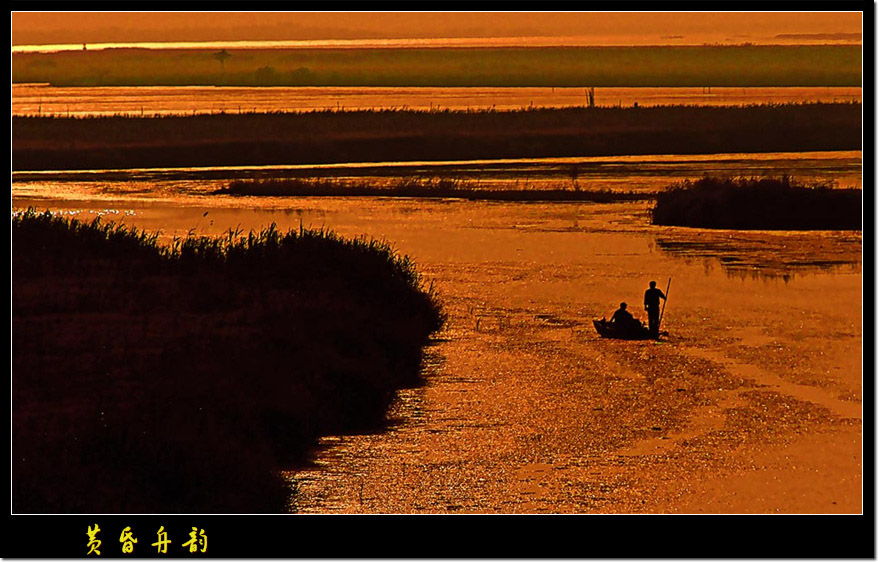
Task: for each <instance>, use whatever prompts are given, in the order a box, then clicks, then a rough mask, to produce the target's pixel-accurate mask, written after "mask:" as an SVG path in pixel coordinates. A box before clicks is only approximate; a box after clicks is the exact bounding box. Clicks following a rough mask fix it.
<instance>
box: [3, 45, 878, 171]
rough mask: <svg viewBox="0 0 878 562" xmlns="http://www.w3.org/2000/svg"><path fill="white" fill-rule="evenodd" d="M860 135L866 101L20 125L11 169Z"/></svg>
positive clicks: (758, 143)
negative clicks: (862, 102)
mask: <svg viewBox="0 0 878 562" xmlns="http://www.w3.org/2000/svg"><path fill="white" fill-rule="evenodd" d="M214 62H215V61H214ZM861 130H862V104H860V103H833V104H822V103H815V104H785V105H755V106H743V107H703V106H702V107H697V106H664V107H644V108H607V107H596V108H588V109H587V108H582V107H578V108H575V107H574V108H562V109H534V110H520V111H490V110H485V111H432V112H431V111H400V110H381V111H378V110H376V111H315V112H306V113H251V114H242V115H236V114H213V115H197V116H160V117H144V118H141V117H124V116H115V117H89V118H66V117H18V116H14V117H13V118H12V167H13V169H14V170H46V169H53V170H64V169H71V170H74V169H122V168H140V167H188V166H234V165H241V166H244V165H272V164H277V165H283V164H321V163H339V162H388V161H389V162H395V161H419V160H423V161H442V160H476V159H497V158H541V157H565V156H570V157H574V156H614V155H627V154H710V153H729V152H785V151H790V152H796V151H809V150H859V149H861V147H862V142H861V138H862V134H861Z"/></svg>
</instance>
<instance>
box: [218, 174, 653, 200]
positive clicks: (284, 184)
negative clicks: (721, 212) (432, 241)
mask: <svg viewBox="0 0 878 562" xmlns="http://www.w3.org/2000/svg"><path fill="white" fill-rule="evenodd" d="M215 193H216V194H225V195H238V196H274V197H333V196H334V197H422V198H430V197H436V198H455V199H466V200H469V201H520V202H527V201H591V202H598V203H604V202H612V201H634V200H643V199H652V197H653V196H652V195H651V194H644V193H635V192H630V191H629V192H613V191H609V190H600V191H581V190H577V189H486V188H480V187H479V186H478V184H477V182H471V181H464V180H460V179H456V178H445V177H435V178H434V177H406V178H399V179H397V180H396V181H394V182H393V183H392V184H391V185H389V186H380V185H375V184H370V183H368V182H364V181H345V180H339V179H334V178H283V179H264V180H233V181H231V182H229V185H228V187H225V188H222V189H219V190H217V191H216V192H215Z"/></svg>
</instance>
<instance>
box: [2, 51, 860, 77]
mask: <svg viewBox="0 0 878 562" xmlns="http://www.w3.org/2000/svg"><path fill="white" fill-rule="evenodd" d="M219 52H220V51H218V50H216V49H214V50H200V49H199V50H196V49H185V50H170V49H167V50H165V49H163V50H153V49H131V48H120V49H106V50H100V51H87V50H86V51H68V52H60V53H16V54H14V55H13V56H12V81H13V82H14V83H27V82H37V83H50V84H53V85H56V86H192V85H217V86H433V87H460V86H484V87H491V86H494V87H503V86H507V87H508V86H513V87H514V86H520V87H527V86H531V87H533V86H542V87H640V86H652V87H686V86H688V87H698V86H716V87H719V86H739V87H746V86H860V85H862V67H863V47H862V45H809V46H805V45H788V46H780V45H739V46H717V45H704V46H685V47H673V46H643V47H539V48H534V47H517V48H414V49H398V48H390V49H387V48H367V49H244V50H235V49H230V50H227V51H225V53H227V55H228V56H225V55H220V56H217V55H218V53H219Z"/></svg>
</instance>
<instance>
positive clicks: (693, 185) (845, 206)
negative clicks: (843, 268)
mask: <svg viewBox="0 0 878 562" xmlns="http://www.w3.org/2000/svg"><path fill="white" fill-rule="evenodd" d="M862 196H863V193H862V190H860V189H834V188H833V186H832V185H831V184H829V183H821V182H814V183H803V182H800V181H798V180H796V179H794V178H791V177H789V176H782V177H780V178H771V177H765V178H717V177H711V176H706V177H704V178H701V179H699V180H696V181H689V180H687V181H684V182H682V183H680V184H677V185H676V186H674V187H673V188H672V189H670V190H668V191H665V192H662V193H659V194H657V195H656V204H655V206H654V207H653V209H652V222H653V224H657V225H669V226H691V227H698V228H724V229H739V230H862V228H863V226H862Z"/></svg>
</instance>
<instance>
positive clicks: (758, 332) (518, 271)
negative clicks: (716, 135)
mask: <svg viewBox="0 0 878 562" xmlns="http://www.w3.org/2000/svg"><path fill="white" fill-rule="evenodd" d="M855 157H856V158H861V155H859V154H857V155H855ZM845 158H852V156H851V155H849V154H848V155H846V156H839V157H838V158H834V157H832V156H831V155H830V156H826V155H824V156H823V157H821V158H819V159H820V160H821V162H823V164H822V165H823V166H824V167H825V168H828V169H831V170H834V171H832V172H831V173H829V174H828V175H829V176H830V177H831V179H834V180H836V181H837V182H838V183H839V184H841V185H856V186H860V185H861V182H862V175H861V173H860V171H859V167H858V165H851V164H850V162H849V161H847V160H844V159H845ZM789 159H790V158H780V157H778V158H775V160H772V161H777V160H784V161H788V160H789ZM793 159H794V160H795V158H793ZM800 159H802V158H800ZM705 160H706V163H705V164H704V166H714V167H715V166H717V165H718V164H717V162H721V161H723V158H722V157H716V158H712V159H711V158H707V159H705ZM728 160H729V159H728V158H727V159H726V161H728ZM802 160H807V159H802ZM845 162H847V164H845ZM681 165H682V164H681ZM686 165H687V166H689V168H686V170H687V171H686V172H685V173H682V172H681V173H678V174H674V173H673V170H672V169H673V168H674V166H673V162H672V163H670V164H667V165H666V168H667V169H664V170H663V171H660V172H659V171H653V172H651V173H650V174H647V173H646V172H643V171H642V170H641V173H640V174H637V173H634V172H631V171H630V170H629V171H626V172H624V173H621V172H619V173H616V174H615V175H613V176H612V178H610V179H611V180H612V181H613V182H621V183H624V182H625V181H631V182H638V181H639V182H644V181H646V180H644V179H643V178H644V177H648V178H649V180H648V182H647V183H648V184H649V186H656V185H667V184H668V183H669V182H670V181H671V180H673V181H677V180H678V179H680V178H681V177H694V178H697V177H699V176H700V175H701V174H702V172H703V170H701V169H698V166H694V167H692V165H691V162H690V164H686ZM630 166H631V169H632V170H634V169H637V168H638V163H637V162H634V163H631V164H630ZM764 166H765V167H767V168H772V165H764ZM792 167H793V168H795V166H794V165H793V166H792ZM806 167H807V166H806ZM669 169H670V170H671V171H670V172H668V170H669ZM808 169H809V170H811V171H810V172H808V175H810V176H814V177H821V176H822V175H827V174H822V172H820V171H819V170H818V171H814V169H813V168H808ZM144 173H145V172H144ZM131 174H133V176H137V173H136V172H131ZM194 175H195V176H197V174H194ZM220 175H222V174H220ZM538 175H539V174H532V177H537V176H538ZM209 176H210V174H206V176H205V177H209ZM626 178H628V179H627V180H626ZM151 181H157V182H158V183H157V184H152V183H150V182H151ZM222 181H225V180H223V179H222V178H217V177H215V175H214V176H213V177H212V179H204V180H199V179H197V177H193V176H187V177H185V178H182V179H180V178H179V177H178V176H174V178H173V179H168V178H167V177H165V178H163V179H159V180H156V179H155V178H152V179H151V180H144V179H143V178H140V179H137V178H136V177H135V179H134V180H132V179H131V176H130V175H129V176H126V177H124V178H119V177H118V176H114V175H112V174H111V173H109V172H107V173H106V174H105V176H103V177H101V175H100V173H99V172H95V173H94V174H92V175H91V176H88V177H80V178H78V179H77V178H75V177H63V178H61V179H58V178H55V179H53V178H52V177H49V176H43V177H34V176H15V175H14V176H13V190H12V209H13V211H15V210H20V209H24V208H27V207H29V206H33V207H36V208H37V209H40V210H41V209H46V208H48V209H52V210H54V211H57V212H63V213H66V214H69V215H71V216H76V217H78V218H81V219H84V220H90V219H91V218H93V217H94V216H97V215H101V216H104V217H106V218H107V219H108V220H115V221H117V222H118V221H124V222H125V223H126V224H129V225H132V226H137V227H139V228H145V229H148V230H150V231H161V233H162V237H163V239H170V238H172V237H173V236H185V235H186V233H188V232H193V233H195V234H199V235H217V234H222V233H224V232H228V230H229V229H241V230H244V231H245V232H246V231H248V230H250V229H260V228H263V227H265V226H268V225H269V224H271V223H276V224H277V225H278V227H279V228H281V229H282V230H286V229H288V228H299V226H300V225H303V226H305V227H327V228H330V229H332V230H334V231H336V232H338V233H340V234H342V235H345V236H362V235H365V236H367V237H372V238H377V239H383V240H387V241H389V242H391V243H392V245H393V246H394V247H395V248H397V249H398V250H399V251H400V252H401V253H404V254H407V255H409V256H411V257H412V258H413V259H414V260H415V262H416V263H417V264H418V267H419V270H420V271H421V272H422V273H423V276H424V280H425V283H427V284H429V283H432V284H433V286H434V288H435V289H436V290H437V291H438V293H439V295H440V296H441V299H442V301H443V303H444V306H445V308H446V311H447V313H448V318H449V320H448V323H447V326H446V327H445V329H444V330H443V331H442V333H440V334H437V336H436V338H435V341H434V342H433V344H432V345H431V346H430V347H429V348H428V350H427V353H426V359H425V362H424V371H423V379H424V382H423V384H422V385H420V386H418V387H416V388H409V389H403V390H402V391H400V393H399V396H398V399H397V400H396V403H395V405H394V406H393V408H392V411H391V412H390V413H389V419H388V427H387V429H386V431H383V432H379V433H375V434H367V435H337V436H327V437H325V438H323V439H322V440H321V443H320V447H319V449H318V450H317V452H316V454H315V458H314V463H313V466H311V467H308V468H307V469H305V470H298V471H291V472H287V473H285V477H286V478H287V479H288V480H289V482H290V483H291V486H292V488H293V489H294V490H295V493H294V494H293V495H292V497H291V499H290V504H289V510H290V511H291V512H294V513H860V512H861V511H862V506H863V496H862V492H863V489H862V463H863V452H862V445H863V440H862V437H863V425H862V422H863V408H862V405H863V339H862V337H863V330H862V325H863V273H862V263H863V260H862V234H861V233H860V232H747V233H741V232H735V231H708V230H701V229H690V228H674V227H657V226H652V225H651V224H650V221H649V208H650V205H651V203H650V202H648V201H640V202H628V203H606V204H605V203H601V204H596V203H575V204H573V203H552V204H545V203H496V202H469V201H461V200H441V199H430V200H416V199H404V198H345V197H338V198H296V199H285V198H273V197H272V198H268V197H266V198H246V197H242V198H234V197H230V196H220V195H210V194H209V190H210V188H212V187H215V183H218V182H219V183H221V182H222ZM559 181H560V180H559ZM579 181H586V180H583V179H582V176H580V180H579ZM608 181H609V180H608ZM175 182H177V183H175ZM211 182H214V183H211ZM614 185H615V184H614ZM195 186H200V187H195ZM649 186H647V187H649ZM644 189H646V187H644ZM650 189H652V188H651V187H650ZM13 251H14V249H13ZM650 280H655V281H657V282H658V285H659V287H660V288H662V289H663V290H667V289H668V284H669V283H670V286H669V292H668V297H669V298H668V301H667V306H666V309H665V312H664V318H663V325H662V329H663V330H667V331H668V335H667V336H666V337H665V338H663V339H662V341H659V342H653V341H647V342H626V341H610V340H603V339H601V338H599V337H598V335H597V333H596V332H595V330H594V328H593V326H592V320H593V319H596V318H601V317H604V316H606V317H609V316H610V315H611V314H612V313H613V311H614V310H615V309H616V308H617V307H618V305H619V302H620V301H627V302H628V303H629V304H630V310H632V311H633V312H634V314H635V316H639V317H640V318H645V313H644V312H643V307H642V300H643V291H644V290H645V289H646V288H647V284H648V282H649V281H650Z"/></svg>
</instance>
